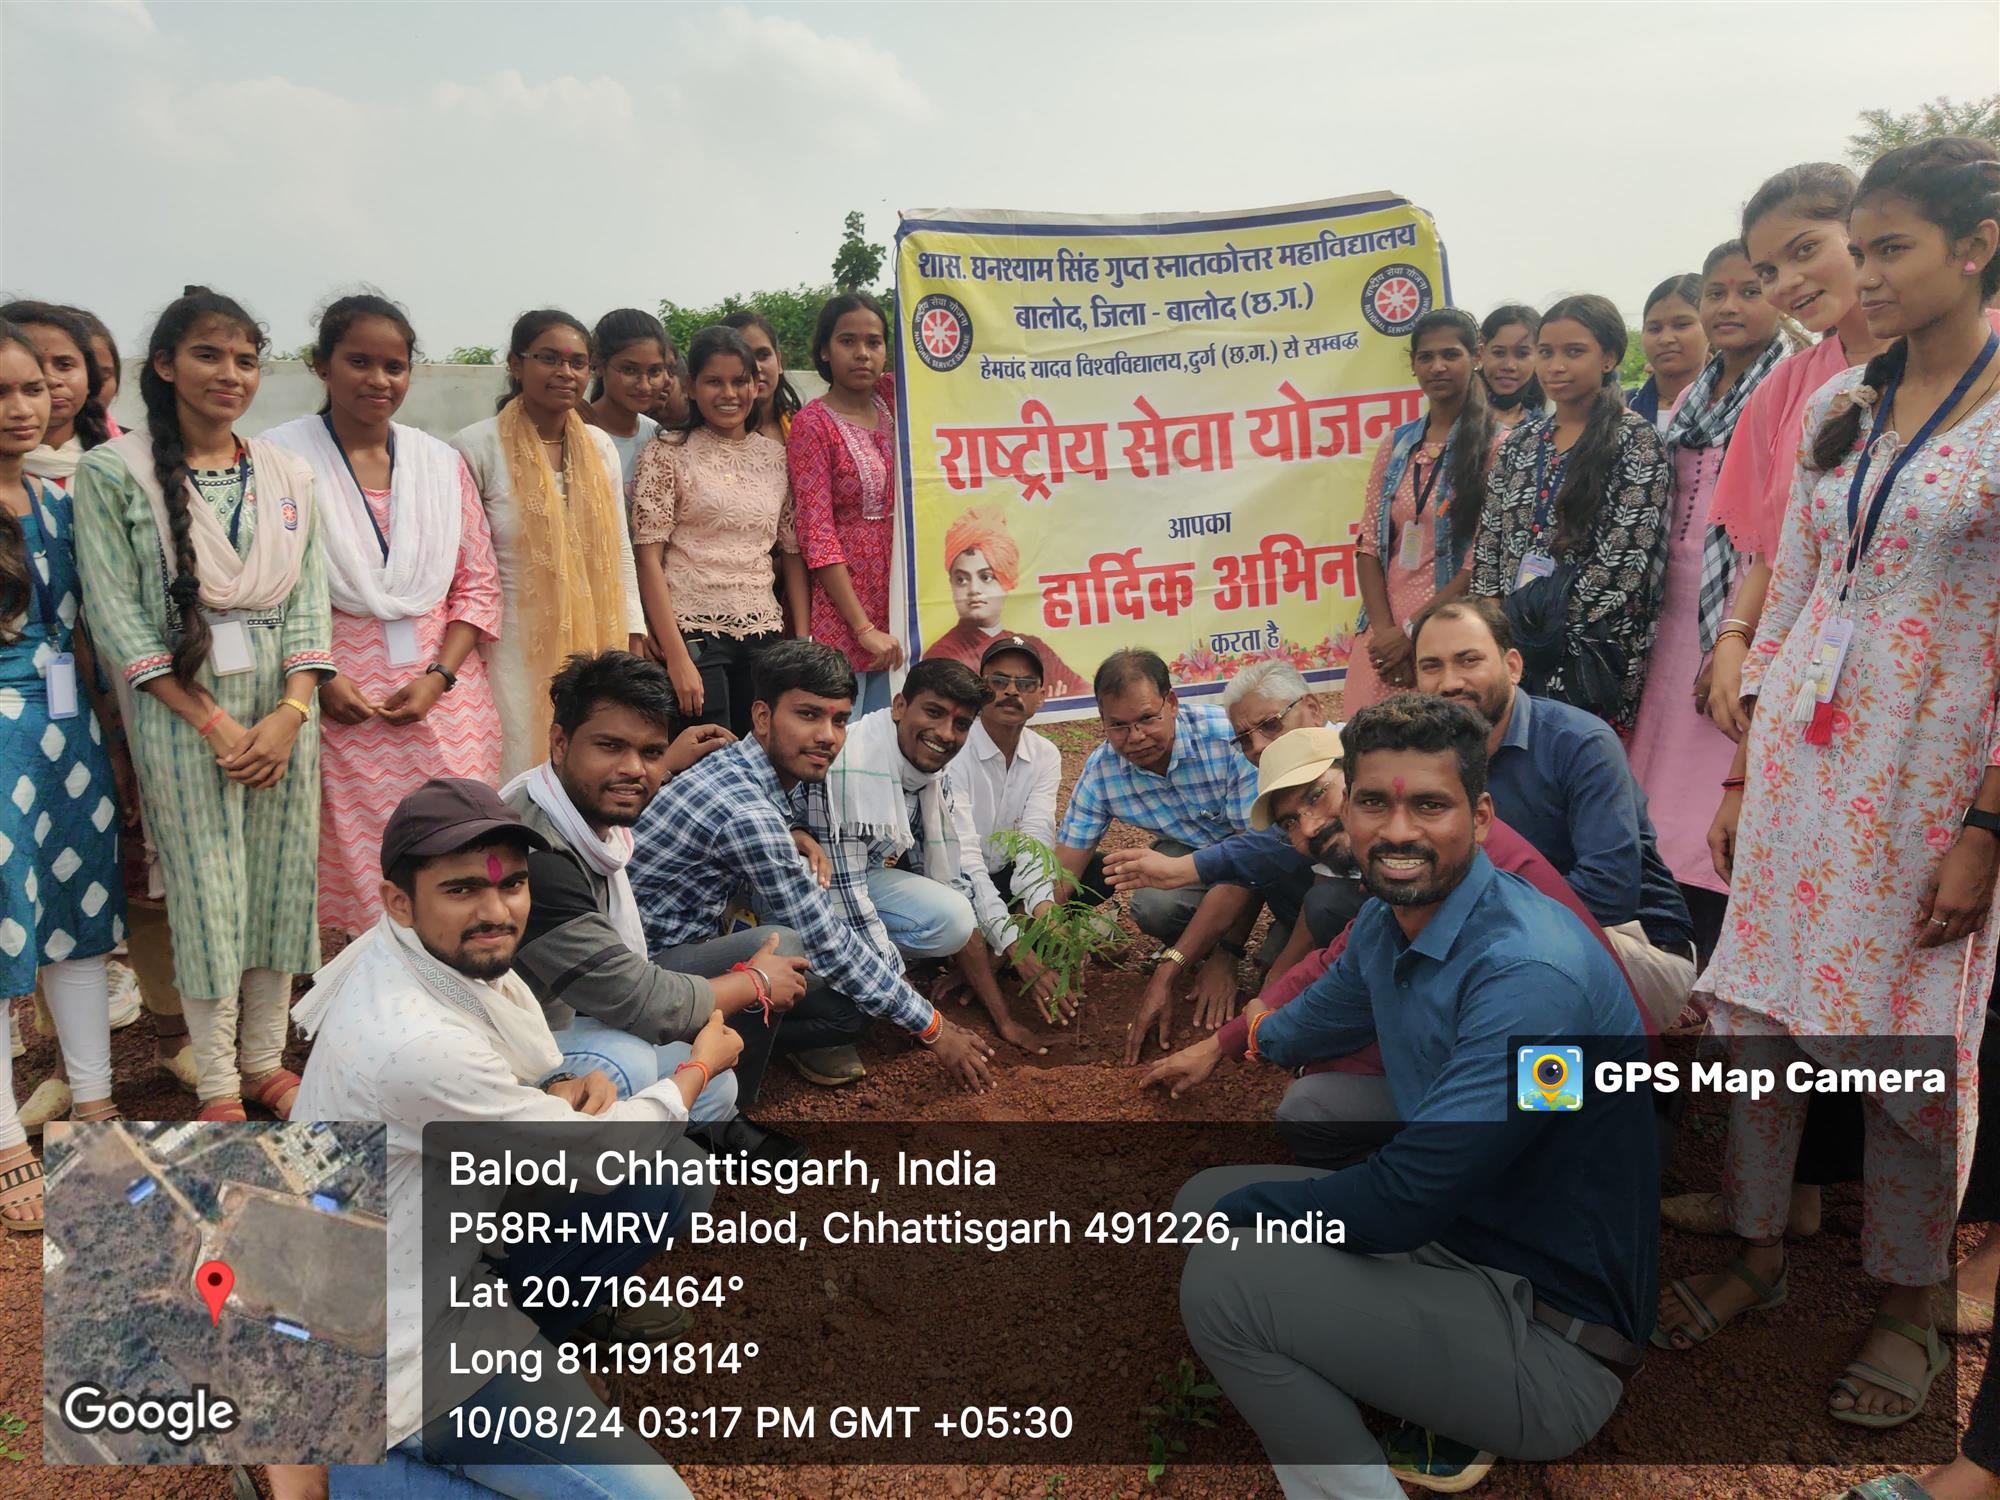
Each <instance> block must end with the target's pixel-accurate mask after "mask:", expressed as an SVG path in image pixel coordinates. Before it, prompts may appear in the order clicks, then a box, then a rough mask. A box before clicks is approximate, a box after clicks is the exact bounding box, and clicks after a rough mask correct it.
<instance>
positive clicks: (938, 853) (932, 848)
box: [826, 708, 958, 885]
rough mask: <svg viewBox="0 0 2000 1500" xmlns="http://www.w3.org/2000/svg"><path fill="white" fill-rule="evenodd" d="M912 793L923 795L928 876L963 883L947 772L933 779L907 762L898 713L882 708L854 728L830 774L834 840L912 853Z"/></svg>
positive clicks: (921, 815)
mask: <svg viewBox="0 0 2000 1500" xmlns="http://www.w3.org/2000/svg"><path fill="white" fill-rule="evenodd" d="M906 791H913V792H915V793H916V794H917V816H918V821H920V822H921V823H922V824H923V830H924V850H923V864H924V873H925V874H926V875H928V876H930V877H931V879H933V880H939V881H943V882H944V883H945V884H947V885H949V884H950V883H951V882H952V881H954V880H956V879H957V878H958V837H957V829H956V826H955V825H954V824H953V822H952V820H951V819H950V818H948V817H947V816H946V814H945V796H946V786H945V779H944V772H942V771H939V772H936V773H934V774H927V773H925V772H923V771H920V770H918V769H917V768H916V767H915V766H913V765H911V764H910V763H909V762H908V761H907V760H905V759H904V758H903V750H902V746H900V745H898V744H897V743H896V719H895V713H894V710H892V709H887V708H878V709H877V710H876V711H875V712H874V713H872V714H869V715H867V716H866V717H865V718H863V719H860V720H858V721H856V722H855V723H853V724H851V725H849V726H848V730H847V743H846V744H845V745H844V746H842V747H841V751H840V755H839V757H838V758H837V759H835V761H834V763H833V769H832V770H831V771H829V772H828V773H827V777H826V803H827V808H828V812H829V816H830V817H831V818H832V819H833V830H832V831H833V834H834V836H835V837H836V838H839V837H843V836H847V835H852V836H853V837H856V838H862V839H866V840H868V841H869V842H870V843H875V842H879V841H887V842H888V843H889V844H890V845H891V846H892V847H893V848H894V850H895V852H896V854H898V855H902V854H904V853H907V852H908V851H909V849H910V847H911V846H912V845H913V844H914V843H915V839H914V838H913V837H912V836H911V833H910V814H909V808H908V806H907V804H905V803H904V801H903V793H904V792H906ZM947 830H949V836H947Z"/></svg>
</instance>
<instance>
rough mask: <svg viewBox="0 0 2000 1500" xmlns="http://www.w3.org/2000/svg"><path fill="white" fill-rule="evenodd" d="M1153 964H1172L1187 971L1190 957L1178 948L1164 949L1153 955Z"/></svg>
mask: <svg viewBox="0 0 2000 1500" xmlns="http://www.w3.org/2000/svg"><path fill="white" fill-rule="evenodd" d="M1153 962H1154V963H1156V964H1158V963H1167V962H1172V963H1175V964H1178V965H1179V966H1180V967H1181V968H1183V969H1185V968H1186V967H1187V966H1188V957H1187V955H1186V954H1185V953H1183V952H1181V950H1180V949H1178V948H1162V949H1161V950H1160V951H1159V952H1158V953H1155V954H1154V955H1153Z"/></svg>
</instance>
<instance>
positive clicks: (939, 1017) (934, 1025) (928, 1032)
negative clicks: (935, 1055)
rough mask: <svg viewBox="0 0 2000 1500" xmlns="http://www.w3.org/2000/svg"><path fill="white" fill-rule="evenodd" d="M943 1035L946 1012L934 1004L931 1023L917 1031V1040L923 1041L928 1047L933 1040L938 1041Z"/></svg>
mask: <svg viewBox="0 0 2000 1500" xmlns="http://www.w3.org/2000/svg"><path fill="white" fill-rule="evenodd" d="M943 1035H944V1012H943V1011H941V1010H939V1009H938V1008H937V1007H936V1006H932V1007H931V1023H930V1025H928V1026H926V1027H925V1028H924V1029H923V1030H922V1031H920V1032H918V1033H917V1040H918V1041H920V1042H922V1043H923V1044H924V1045H925V1046H926V1047H928V1046H929V1045H930V1044H931V1043H932V1042H934V1041H936V1040H937V1039H938V1038H939V1037H941V1036H943Z"/></svg>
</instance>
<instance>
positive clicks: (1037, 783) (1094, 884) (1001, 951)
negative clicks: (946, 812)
mask: <svg viewBox="0 0 2000 1500" xmlns="http://www.w3.org/2000/svg"><path fill="white" fill-rule="evenodd" d="M979 674H980V676H981V678H982V679H984V681H985V683H986V688H987V691H988V692H989V693H991V694H992V697H991V699H990V701H989V702H988V703H987V704H986V706H985V707H984V708H982V709H981V710H980V711H979V718H978V720H977V722H975V723H974V724H973V726H972V730H971V732H970V733H969V734H968V735H967V736H966V739H965V749H964V750H963V751H961V752H960V754H959V756H958V759H957V760H956V761H954V762H953V766H952V776H953V778H954V779H955V780H957V781H958V782H960V784H961V785H962V786H963V788H964V790H965V792H966V793H967V794H969V801H970V803H971V814H972V826H973V832H974V834H975V835H976V836H977V838H978V840H979V844H980V849H981V852H982V853H983V855H984V856H985V865H986V871H987V874H988V875H989V877H990V878H991V879H992V882H993V887H994V889H995V890H996V891H997V892H998V894H999V897H1000V900H1001V902H1002V903H1003V906H1004V907H1005V908H1010V909H1018V910H1019V911H1021V912H1024V913H1025V914H1026V915H1028V916H1029V917H1031V918H1032V917H1037V916H1040V915H1041V914H1042V913H1043V912H1045V911H1047V910H1048V909H1049V908H1050V907H1051V906H1052V905H1053V904H1054V901H1055V887H1054V884H1053V883H1052V882H1051V881H1049V880H1048V879H1047V878H1046V877H1045V876H1044V875H1043V873H1042V872H1041V871H1040V870H1038V869H1034V868H1032V867H1031V865H1030V863H1029V862H1026V861H1017V860H1016V859H1015V857H1014V856H1013V854H1011V853H1010V852H1009V851H1008V850H1006V849H1005V848H1003V847H1001V844H1000V841H999V838H998V836H999V835H1000V834H1003V833H1018V834H1022V835H1024V836H1026V837H1028V838H1031V839H1034V840H1036V841H1037V842H1039V843H1041V844H1043V845H1046V846H1047V847H1048V848H1049V850H1050V851H1051V852H1052V853H1053V851H1054V849H1055V842H1056V791H1057V787H1058V785H1059V784H1060V782H1061V780H1062V752H1061V751H1060V750H1058V749H1056V747H1055V746H1054V744H1052V743H1051V742H1050V741H1049V740H1048V739H1046V738H1044V737H1043V736H1042V735H1040V734H1037V733H1036V732H1035V731H1034V730H1032V729H1030V728H1029V727H1028V721H1029V720H1031V719H1033V718H1034V716H1035V715H1036V714H1037V713H1039V712H1040V711H1041V707H1042V700H1043V699H1044V698H1045V697H1046V696H1047V692H1048V688H1047V676H1046V672H1045V669H1044V667H1043V665H1042V654H1041V651H1040V649H1039V647H1038V646H1037V644H1036V643H1035V641H1034V640H1033V639H1032V638H1031V637H1028V636H1021V635H1001V636H996V637H994V638H993V639H992V641H991V642H990V643H989V644H988V645H987V647H986V650H985V653H984V654H983V655H982V656H981V658H980V662H979ZM1077 898H1078V899H1082V900H1086V901H1089V902H1091V903H1092V904H1093V905H1098V904H1102V903H1103V902H1104V901H1107V900H1109V899H1110V895H1109V890H1108V887H1107V885H1106V882H1105V879H1104V861H1103V857H1102V856H1101V855H1093V856H1092V857H1091V860H1090V863H1089V864H1088V865H1087V866H1086V867H1085V869H1084V871H1083V877H1082V880H1081V882H1080V883H1079V884H1078V886H1077ZM979 915H980V921H979V927H978V930H977V931H975V932H974V933H973V934H972V937H971V938H970V939H969V940H968V941H967V943H966V945H965V947H964V948H963V949H961V950H960V951H959V953H958V954H957V955H956V956H955V957H954V958H953V959H952V971H951V973H950V974H948V975H947V976H946V977H945V979H944V980H942V981H941V982H940V983H939V986H938V988H937V989H936V990H935V991H933V996H932V998H934V999H944V998H948V997H950V996H951V995H954V994H957V993H960V992H961V991H962V990H963V989H967V988H969V989H971V990H972V991H973V993H975V994H976V995H978V996H979V998H980V1000H981V1001H982V1002H983V1003H984V1004H985V1006H986V1008H987V1011H988V1013H989V1014H991V1015H992V1017H993V1021H994V1024H995V1025H996V1026H998V1027H999V1028H1000V1033H1001V1035H1002V1036H1004V1037H1006V1038H1007V1040H1008V1041H1010V1042H1013V1043H1014V1044H1015V1045H1016V1046H1020V1047H1024V1048H1025V1049H1027V1050H1029V1051H1033V1052H1037V1053H1042V1052H1046V1051H1047V1050H1048V1049H1047V1048H1046V1047H1044V1046H1042V1045H1041V1044H1040V1043H1039V1042H1038V1041H1036V1040H1035V1039H1034V1036H1033V1034H1032V1033H1030V1032H1028V1031H1026V1029H1025V1028H1023V1027H1021V1026H1020V1025H1019V1024H1018V1023H1017V1022H1016V1021H1015V1020H1014V1019H1013V1017H1012V1015H1011V1013H1009V1011H1008V1010H1007V1005H1006V1001H1005V999H1004V997H1002V995H1001V993H1000V989H999V985H998V984H997V982H996V981H995V979H994V961H995V959H996V957H997V958H1000V959H1002V960H1004V962H1005V963H1006V964H1007V966H1008V967H1009V968H1011V969H1013V970H1014V971H1015V972H1016V973H1017V974H1018V975H1019V976H1020V978H1021V993H1022V995H1023V997H1024V998H1026V999H1029V1000H1030V1001H1032V1002H1033V1003H1034V1005H1035V1007H1036V1008H1037V1010H1039V1011H1040V1012H1041V1013H1042V1014H1043V1015H1047V1014H1049V1013H1050V1010H1051V1008H1052V1007H1053V1008H1054V1013H1055V1016H1056V1019H1057V1024H1059V1025H1065V1026H1066V1025H1068V1024H1069V1021H1070V1019H1071V1018H1072V1017H1073V1016H1074V1015H1075V1013H1076V1002H1075V997H1074V996H1069V995H1065V996H1062V997H1061V998H1058V997H1057V995H1056V983H1055V974H1054V972H1053V971H1052V970H1050V969H1048V968H1047V967H1045V966H1044V965H1043V964H1042V963H1041V961H1040V960H1038V959H1037V958H1036V957H1035V955H1034V954H1033V953H1031V952H1029V951H1028V946H1027V944H1025V943H1023V942H1021V941H1020V936H1019V934H1018V933H1017V932H1016V930H1015V928H1014V925H1013V924H1012V923H1011V922H1009V921H1008V920H1007V919H1006V911H1005V910H1003V911H1001V912H1000V913H999V914H998V919H997V920H996V919H995V917H994V914H992V913H989V912H981V913H980V914H979ZM1010 1032H1011V1033H1018V1035H1015V1034H1010Z"/></svg>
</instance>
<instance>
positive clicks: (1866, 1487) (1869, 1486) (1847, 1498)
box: [1827, 1474, 1936, 1500]
mask: <svg viewBox="0 0 2000 1500" xmlns="http://www.w3.org/2000/svg"><path fill="white" fill-rule="evenodd" d="M1827 1500H1936V1497H1935V1496H1934V1495H1932V1494H1931V1492H1930V1491H1929V1490H1927V1489H1925V1488H1924V1487H1923V1486H1922V1485H1921V1484H1918V1483H1917V1481H1916V1477H1915V1476H1914V1475H1911V1474H1890V1475H1888V1476H1887V1477H1886V1478H1882V1479H1870V1480H1867V1481H1865V1482H1863V1483H1861V1484H1857V1485H1855V1486H1854V1487H1853V1488H1852V1489H1845V1490H1842V1491H1841V1492H1840V1493H1839V1494H1837V1495H1829V1496H1827Z"/></svg>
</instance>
